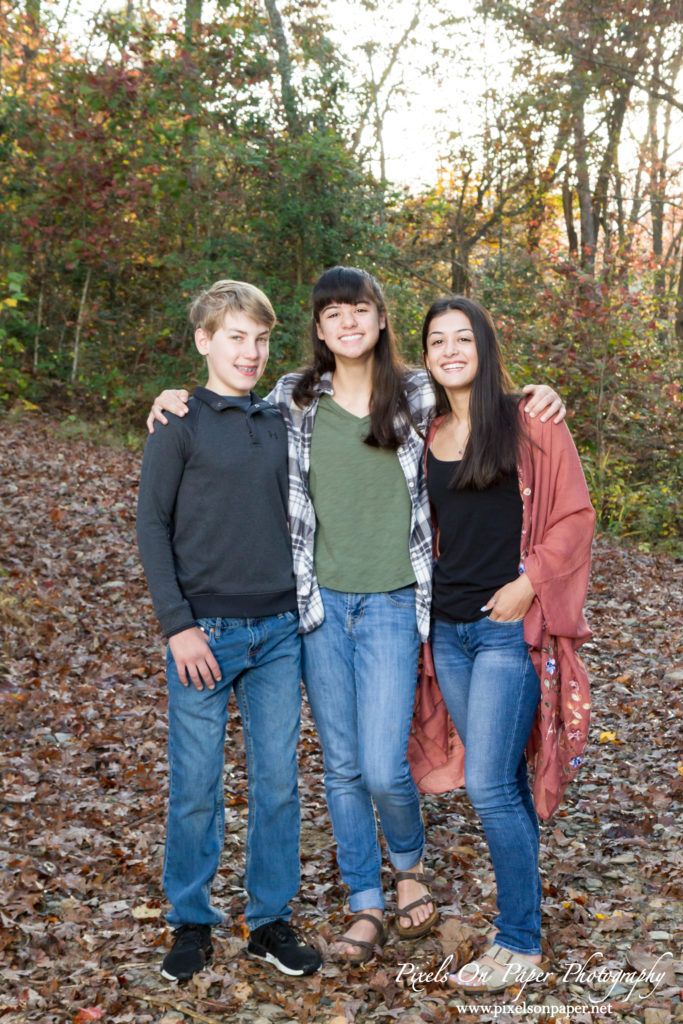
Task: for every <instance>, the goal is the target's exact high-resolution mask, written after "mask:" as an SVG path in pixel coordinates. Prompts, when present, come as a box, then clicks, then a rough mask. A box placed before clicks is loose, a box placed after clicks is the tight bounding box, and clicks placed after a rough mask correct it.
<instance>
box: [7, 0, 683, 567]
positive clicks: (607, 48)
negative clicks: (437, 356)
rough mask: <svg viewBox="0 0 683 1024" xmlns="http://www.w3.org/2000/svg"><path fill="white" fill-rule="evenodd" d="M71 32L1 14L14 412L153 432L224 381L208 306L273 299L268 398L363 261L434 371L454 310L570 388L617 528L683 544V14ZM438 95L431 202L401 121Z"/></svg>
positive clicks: (63, 16) (587, 11) (292, 9)
mask: <svg viewBox="0 0 683 1024" xmlns="http://www.w3.org/2000/svg"><path fill="white" fill-rule="evenodd" d="M342 10H345V12H346V13H345V19H346V20H344V18H340V11H342ZM72 15H73V12H70V9H69V7H68V6H65V5H64V3H59V4H54V3H53V4H51V3H48V2H47V0H22V2H18V3H17V2H12V0H0V413H2V412H3V411H4V412H7V411H9V410H11V409H12V408H13V407H15V406H17V404H18V405H19V407H22V406H23V407H26V405H27V404H28V405H29V406H30V405H38V406H40V407H41V408H45V409H47V410H50V411H56V412H57V413H58V414H60V415H61V416H62V417H63V418H64V419H65V420H66V422H67V424H69V423H70V424H71V425H72V428H73V429H74V431H76V430H78V431H82V430H83V429H84V428H83V427H82V422H83V421H84V420H85V421H89V422H90V423H91V424H94V426H91V427H90V428H88V429H90V431H91V434H92V435H94V436H100V435H103V434H104V433H105V431H107V430H109V429H111V428H112V427H114V426H115V427H116V430H117V431H118V432H119V433H121V432H123V434H124V435H127V436H128V439H129V440H130V441H132V442H134V441H137V443H140V436H141V431H140V422H141V419H142V415H143V411H144V409H145V407H146V406H147V404H148V400H149V398H150V397H151V396H152V395H153V394H155V393H157V392H158V391H159V389H160V388H161V387H162V386H166V385H168V386H173V385H176V386H180V385H182V384H188V383H191V382H192V381H197V380H199V377H198V374H199V373H200V371H201V364H200V363H199V361H198V359H197V356H196V353H195V352H194V347H193V342H192V337H191V334H190V332H189V330H188V327H187V305H188V300H189V298H190V296H191V295H192V294H193V292H195V291H196V290H197V289H199V288H200V287H202V286H204V285H206V284H207V283H210V282H211V281H213V280H215V279H216V278H218V277H228V276H230V277H236V278H241V279H246V280H251V281H254V282H255V283H258V284H259V285H260V286H261V287H263V288H264V289H265V291H266V292H267V293H268V294H269V295H270V297H271V298H272V300H273V302H274V305H275V307H276V310H277V312H278V316H279V320H280V326H279V327H278V329H277V330H276V332H275V334H274V337H273V340H272V345H271V360H270V364H269V369H268V374H269V377H268V379H267V380H266V383H269V382H270V381H272V380H274V379H275V378H276V377H277V376H279V375H280V374H281V373H282V372H284V371H286V370H290V369H292V368H295V367H296V366H297V365H299V364H300V363H301V362H302V360H303V359H304V358H305V357H306V352H307V342H306V333H307V330H306V325H307V322H308V318H309V312H308V310H309V294H310V287H311V284H312V282H313V281H314V280H315V278H316V277H317V275H318V274H319V273H320V272H321V271H322V270H323V269H324V268H325V267H326V266H329V265H331V264H333V263H337V262H346V263H351V264H355V265H360V266H363V267H365V268H366V269H368V270H369V271H371V272H372V273H374V274H376V275H377V276H378V278H379V279H380V280H381V281H382V283H383V284H384V285H385V288H386V292H387V295H388V299H389V305H390V309H391V312H392V315H393V320H394V325H395V327H396V329H397V334H398V337H399V339H400V342H401V345H402V350H403V353H404V355H405V356H406V358H407V359H409V360H416V359H417V358H418V353H419V328H420V322H421V316H422V314H423V312H424V310H425V308H426V307H427V305H428V304H429V303H430V302H431V301H432V300H433V298H435V297H436V296H438V295H441V294H444V293H448V292H450V291H453V292H465V293H468V294H470V295H473V296H475V297H476V298H478V299H479V300H480V301H482V302H483V303H484V304H485V305H486V306H488V307H489V308H490V309H491V311H492V313H493V315H494V318H495V320H496V323H497V325H498V327H499V330H500V336H501V339H502V341H503V343H504V346H505V349H506V353H507V358H508V362H509V365H510V367H511V369H512V371H513V376H514V378H515V380H516V382H517V383H524V382H528V381H532V380H533V381H548V382H550V383H552V384H553V385H554V386H555V387H557V388H558V389H559V390H560V391H561V393H562V395H563V397H564V398H565V401H566V403H567V405H568V407H569V409H570V410H571V416H572V419H571V427H572V431H573V434H574V437H575V439H576V441H577V445H578V447H579V449H580V451H581V454H582V457H583V462H584V467H585V470H586V473H587V476H588V479H589V484H590V487H591V492H592V496H593V499H594V502H595V505H596V509H597V512H598V517H599V525H600V527H601V528H602V530H603V531H607V532H612V533H616V534H619V535H622V536H627V537H630V538H632V539H634V540H635V541H636V542H637V543H638V544H639V545H640V546H641V548H643V549H645V550H646V551H647V550H648V549H649V547H650V546H651V545H653V544H654V543H658V544H664V545H665V546H666V547H668V548H669V549H671V550H672V551H674V550H676V548H677V545H679V544H680V540H679V538H680V532H681V531H680V527H681V513H680V506H679V504H678V500H677V498H678V494H679V493H680V486H681V475H682V472H681V468H682V467H681V451H682V450H683V443H682V442H683V437H682V428H681V415H680V411H681V398H680V346H681V340H682V339H683V173H682V172H683V158H682V153H683V129H682V125H683V100H682V99H681V93H680V90H679V85H680V81H681V68H682V64H683V5H682V4H681V2H680V0H512V2H508V0H471V2H470V3H468V4H452V3H448V2H446V0H413V3H411V4H410V5H403V4H400V3H399V4H397V5H392V7H391V8H390V9H389V8H388V7H387V5H386V4H381V3H379V2H377V0H356V3H354V4H351V3H343V2H341V0H336V2H335V0H330V3H329V5H326V4H325V3H315V2H311V0H292V2H287V3H286V2H284V0H280V2H278V0H262V2H261V0H237V2H229V0H215V2H214V3H212V4H211V5H210V6H209V5H208V4H206V3H204V2H203V0H185V4H184V5H183V4H182V3H180V2H178V0H163V2H162V0H152V2H150V0H142V2H139V0H128V2H127V3H123V4H122V5H121V7H120V8H119V9H118V10H116V11H112V10H107V9H106V8H105V7H103V8H101V10H100V12H99V13H94V14H92V15H90V16H89V18H88V19H86V20H84V19H81V20H80V21H78V22H77V23H76V22H74V20H73V16H72ZM75 24H77V25H78V26H79V27H78V29H75V28H74V25H75ZM491 38H493V39H494V40H495V45H496V46H497V48H498V52H499V53H500V54H501V55H503V56H502V57H501V58H500V59H499V61H498V66H497V67H487V66H486V65H487V60H488V57H487V54H488V53H489V52H490V40H491ZM501 66H502V67H503V72H502V73H501ZM416 74H417V77H416ZM418 80H419V81H421V82H422V84H423V85H424V84H425V83H427V84H428V85H429V86H430V88H431V90H432V94H433V95H435V96H437V97H438V101H439V102H438V104H437V105H436V108H435V109H430V110H429V111H426V110H425V118H424V119H425V123H427V124H428V125H432V124H433V125H434V126H435V127H434V128H433V130H432V129H431V128H429V129H428V132H429V131H431V132H432V134H433V139H432V140H431V141H432V145H433V152H434V153H435V154H437V156H436V157H435V159H434V163H433V167H434V171H433V177H432V179H431V180H430V181H429V182H427V183H426V184H425V183H420V184H417V183H416V182H415V181H414V180H401V171H400V169H399V170H398V172H397V171H396V170H395V163H392V160H391V145H392V143H391V139H390V138H389V137H388V127H387V126H388V125H389V124H390V123H392V119H393V123H394V124H395V123H396V122H397V120H398V121H400V120H401V117H402V115H403V114H404V113H405V112H406V111H409V110H410V109H411V108H412V110H413V111H414V110H415V109H416V108H417V109H419V108H420V105H421V104H422V105H423V106H424V95H425V94H424V92H423V91H422V89H421V87H418V86H416V84H415V83H416V81H418ZM473 83H475V84H476V87H474V88H471V86H472V84H473ZM413 116H414V115H413ZM415 145H416V146H421V145H424V143H423V142H421V141H420V139H419V138H418V137H417V135H416V142H415ZM678 551H680V547H678Z"/></svg>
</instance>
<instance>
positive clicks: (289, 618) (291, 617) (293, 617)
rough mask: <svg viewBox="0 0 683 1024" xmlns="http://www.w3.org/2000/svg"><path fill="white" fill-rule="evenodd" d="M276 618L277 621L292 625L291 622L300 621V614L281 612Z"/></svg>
mask: <svg viewBox="0 0 683 1024" xmlns="http://www.w3.org/2000/svg"><path fill="white" fill-rule="evenodd" d="M275 618H276V619H280V620H282V621H284V622H290V623H291V622H297V621H298V619H299V613H298V612H279V613H278V614H277V615H276V616H275Z"/></svg>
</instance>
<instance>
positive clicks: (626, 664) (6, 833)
mask: <svg viewBox="0 0 683 1024" xmlns="http://www.w3.org/2000/svg"><path fill="white" fill-rule="evenodd" d="M138 463H139V459H138V457H137V456H136V455H133V454H131V453H130V452H127V451H125V450H114V449H110V448H104V447H98V446H95V445H92V444H89V443H86V442H80V441H79V442H74V441H71V442H67V441H65V440H63V439H61V438H60V436H59V432H58V428H57V425H56V424H55V423H54V422H53V421H51V420H49V419H48V418H45V417H41V416H29V417H25V418H24V419H22V420H21V421H19V422H9V421H4V422H3V423H2V437H1V439H0V466H1V467H2V484H1V497H2V502H1V505H0V516H1V517H2V539H3V544H2V552H1V553H0V629H1V632H2V645H1V647H0V655H1V659H2V660H1V664H0V710H1V716H2V717H1V721H2V744H1V747H0V759H1V763H2V769H3V771H2V779H1V782H0V830H1V831H0V871H1V872H2V881H3V884H2V889H1V892H0V953H1V956H0V1020H2V1021H3V1022H4V1021H7V1022H8V1024H15V1022H17V1024H18V1022H40V1024H55V1022H58V1021H59V1022H62V1021H76V1022H79V1024H80V1022H85V1021H90V1020H103V1021H106V1022H108V1024H115V1022H116V1024H128V1022H135V1024H147V1022H150V1024H152V1022H154V1024H171V1022H177V1021H188V1022H189V1021H209V1022H214V1021H227V1020H235V1021H253V1022H257V1024H266V1022H267V1021H310V1022H313V1024H316V1022H321V1024H323V1022H324V1024H351V1022H353V1021H357V1022H363V1021H390V1020H398V1021H402V1022H406V1024H413V1022H415V1024H416V1022H418V1021H425V1022H433V1024H440V1022H445V1021H450V1020H454V1019H460V1020H463V1021H467V1020H472V1021H488V1020H494V1019H496V1020H499V1021H505V1020H520V1019H533V1020H547V1019H553V1018H554V1019H557V1020H560V1019H562V1018H563V1012H562V1009H561V1007H562V1005H565V1006H566V1005H567V1004H571V1005H572V1006H573V1007H574V1009H573V1011H572V1017H573V1019H575V1020H594V1021H595V1020H601V1019H602V1020H619V1021H624V1022H631V1021H646V1022H647V1024H662V1022H665V1021H667V1020H670V1019H672V1018H673V1017H674V1016H675V1018H676V1019H682V1018H683V1006H682V1004H681V1002H680V999H681V990H680V986H681V984H682V983H683V977H682V976H681V974H680V973H678V974H676V970H678V971H680V965H679V964H675V963H674V961H675V957H676V956H677V955H680V949H681V926H682V925H681V917H680V885H681V852H680V833H679V832H678V833H677V831H676V829H677V817H676V815H677V805H678V812H680V795H681V790H682V789H683V765H682V764H681V760H680V757H681V750H680V737H681V718H680V716H681V707H680V695H681V688H682V686H683V655H682V649H683V647H682V640H681V619H682V616H681V605H680V579H678V580H677V576H676V574H677V570H678V569H679V568H680V567H679V566H677V565H676V564H675V563H674V562H672V561H671V560H670V559H667V558H665V557H662V556H658V555H644V554H640V553H637V552H634V551H632V550H630V549H626V548H620V547H617V546H616V545H614V544H613V543H610V542H608V541H607V540H605V539H600V540H598V541H597V542H596V546H595V572H594V577H593V584H592V588H591V594H590V601H589V608H588V614H589V618H590V622H591V625H592V627H593V629H594V631H595V636H594V637H593V640H592V641H591V642H590V643H589V644H588V645H586V648H585V649H584V650H585V654H586V658H587V661H588V663H589V667H590V670H591V675H592V681H593V690H594V703H595V708H594V718H593V726H592V745H591V748H590V750H589V757H588V758H587V761H586V764H585V765H584V767H583V769H582V771H581V774H580V776H579V779H578V782H577V783H576V784H575V785H574V786H573V788H572V790H571V792H570V793H569V795H568V798H567V800H566V802H565V804H564V806H563V808H562V809H561V810H560V811H559V812H558V814H557V815H556V816H555V818H554V819H553V820H552V821H551V822H549V823H546V824H545V825H544V826H543V827H542V841H543V848H542V860H541V864H542V870H543V877H544V890H545V898H544V934H545V936H546V941H547V953H548V955H549V956H550V958H551V960H552V963H553V970H554V974H553V975H551V976H550V978H549V979H548V980H547V982H546V983H545V984H544V985H541V986H538V987H537V988H535V989H533V990H530V989H527V990H526V991H525V992H522V993H519V992H518V991H517V990H516V989H515V988H511V989H508V990H507V993H506V995H505V996H502V995H501V996H498V997H495V998H489V999H482V998H480V999H479V1000H472V999H471V998H470V997H466V998H463V997H460V996H457V995H456V993H454V992H453V991H449V990H447V989H445V988H444V986H443V985H442V984H441V983H440V982H439V981H438V980H437V981H434V980H433V979H432V980H430V979H429V978H428V975H429V974H430V973H431V974H435V973H437V972H438V971H439V968H440V967H441V965H442V964H443V961H444V958H445V957H446V956H450V955H452V956H453V961H452V963H453V964H454V965H456V966H457V965H459V964H461V963H463V962H465V961H466V960H467V959H469V958H470V956H471V954H472V952H473V951H474V952H477V951H479V950H481V949H482V948H483V947H484V946H485V944H486V936H487V934H488V932H489V931H490V922H491V920H492V919H493V916H494V901H495V888H494V879H493V874H492V871H491V867H490V864H489V861H488V858H487V855H486V848H485V844H484V842H483V839H482V834H481V830H480V828H479V826H478V823H477V820H476V818H475V816H474V815H473V813H472V811H471V809H470V807H469V805H468V803H467V800H466V798H465V797H464V796H463V794H452V795H451V796H448V797H444V798H440V797H439V798H437V797H430V798H428V799H427V800H425V816H426V820H427V824H428V831H429V851H428V860H429V865H430V868H431V870H432V871H433V873H434V875H435V886H434V890H435V894H436V897H437V899H438V901H439V903H440V905H441V908H442V925H441V927H440V929H439V932H438V933H437V934H436V935H435V937H433V938H429V939H427V940H423V941H422V942H413V943H410V942H405V941H401V940H400V939H399V938H398V936H397V935H396V934H395V933H394V934H393V935H392V936H391V938H390V940H389V943H388V945H387V947H386V950H385V955H384V958H383V960H382V961H381V962H379V961H377V962H373V963H371V964H370V965H369V966H366V967H363V968H355V969H349V968H347V967H344V966H340V965H338V964H335V963H332V962H330V963H327V964H326V965H325V967H324V969H323V971H322V972H321V973H320V974H319V975H317V976H315V977H313V978H309V979H305V980H302V981H290V980H287V979H285V978H283V977H282V976H281V975H279V974H277V973H276V972H274V971H270V970H269V969H267V968H264V967H263V966H262V965H260V964H257V963H256V962H252V961H250V960H248V959H247V958H246V957H245V956H244V954H243V952H242V950H243V946H244V924H243V918H242V917H241V914H242V911H243V906H244V893H243V890H242V888H241V866H242V864H243V853H244V836H245V826H246V798H245V793H246V779H245V766H244V759H243V756H242V747H241V739H240V735H239V732H240V730H239V724H238V719H237V718H236V719H235V720H234V721H235V725H234V726H233V728H232V730H231V734H230V736H229V740H228V743H227V746H226V760H227V764H226V796H227V804H228V816H229V824H228V836H227V839H226V847H225V854H224V857H223V862H222V867H221V869H220V872H219V875H218V877H217V879H216V885H215V896H216V899H217V901H218V902H219V903H220V905H221V906H222V907H223V908H224V910H225V913H226V918H227V921H228V922H229V923H228V924H227V925H226V926H225V927H224V928H222V929H217V930H216V933H215V944H216V957H215V960H214V965H213V967H212V969H211V970H209V971H207V972H205V973H204V974H203V975H202V976H200V977H199V978H197V979H195V980H194V981H193V983H191V984H190V985H187V986H184V987H177V986H176V987H174V986H170V985H168V984H167V983H166V982H164V981H163V979H162V978H161V976H160V974H159V971H158V964H159V961H160V958H161V956H162V953H163V950H164V948H165V946H166V944H167V942H168V938H169V931H168V929H167V928H166V927H165V925H164V917H163V915H164V908H165V903H164V896H163V892H162V891H161V888H160V877H161V860H162V855H163V840H164V801H165V791H166V760H165V717H164V716H165V692H164V691H165V685H164V674H163V661H162V650H163V645H162V641H161V638H160V636H159V631H158V628H157V625H156V622H155V620H154V618H153V615H152V612H151V608H150V604H149V601H148V598H147V592H146V587H145V582H144V578H143V574H142V570H141V568H140V565H139V563H138V558H137V552H136V547H135V541H134V511H135V500H136V484H137V474H138ZM300 754H301V778H302V798H303V801H302V805H303V836H302V857H303V864H302V868H303V871H302V891H301V898H300V901H299V903H298V905H297V908H296V912H297V918H298V921H299V923H300V924H301V925H302V927H303V928H304V929H305V931H306V933H307V934H308V936H309V938H310V939H311V940H312V941H318V942H319V943H320V944H321V948H324V944H325V940H326V939H329V937H330V935H331V934H332V933H333V932H334V931H336V930H338V928H339V927H340V926H341V924H342V920H343V900H344V892H343V890H342V887H341V885H340V882H339V877H338V873H337V870H336V863H335V858H334V846H333V843H332V839H331V835H330V829H329V823H328V819H327V814H326V810H325V803H324V794H323V789H322V784H321V766H320V754H319V750H318V745H317V741H316V738H315V735H314V733H313V730H312V726H311V722H310V718H309V717H308V715H307V714H306V715H305V717H304V723H303V731H302V739H301V751H300ZM678 821H680V818H679V819H678ZM386 889H387V892H389V893H391V892H392V886H391V878H390V874H389V872H388V871H387V875H386ZM392 899H393V897H392ZM671 953H672V954H674V956H673V957H672V956H669V954H671ZM658 957H663V959H660V960H659V961H657V958H658ZM591 958H592V959H591ZM657 963H658V966H655V967H653V965H655V964H657ZM405 964H412V965H413V968H414V972H413V973H411V972H410V970H409V968H407V967H404V968H403V972H402V977H401V978H400V979H399V974H400V973H401V965H405ZM571 965H574V966H573V967H572V966H571ZM582 966H583V967H584V973H583V975H582V976H580V977H579V976H578V974H577V972H578V970H579V969H580V968H581V967H582ZM596 966H602V967H603V968H604V971H605V972H606V973H607V974H609V980H604V979H603V980H602V981H598V980H596V977H595V974H593V975H592V976H589V975H588V971H589V969H590V967H596ZM648 971H650V974H651V975H658V974H659V972H663V977H662V979H661V981H660V982H659V983H658V984H657V986H656V988H655V986H654V982H653V981H652V980H650V981H647V982H643V981H642V980H641V983H640V984H639V985H637V986H636V987H635V988H634V987H633V983H632V980H629V979H626V978H620V979H617V974H618V973H619V972H622V973H626V972H632V974H634V976H638V975H639V974H640V975H642V977H645V976H646V975H647V974H648ZM411 980H412V981H414V986H411ZM610 988H611V993H610V998H609V1002H611V1010H610V1011H609V1013H608V1014H607V1015H606V1016H600V1015H596V1014H593V1015H592V1016H589V1015H586V1013H585V1012H584V1013H579V1012H578V1010H577V1009H576V1007H577V1006H578V1005H579V1004H584V1005H585V1006H586V1007H587V1004H588V1003H589V1001H590V999H591V997H593V998H595V999H597V1000H598V1002H600V1001H602V1000H603V997H605V995H606V993H607V991H608V989H610ZM515 995H517V996H518V997H519V998H518V1003H517V1005H519V1004H520V1003H521V1002H523V1001H524V1000H525V999H526V1002H527V1004H534V1007H535V1008H534V1009H533V1010H529V1011H528V1014H527V1012H525V1014H522V1015H520V1014H519V1012H518V1013H517V1014H512V1013H509V1012H506V1011H505V1010H504V1009H503V1006H504V1005H505V1004H506V1003H507V1004H510V1003H511V1002H512V999H513V998H514V997H515ZM604 1001H608V1000H606V999H605V1000H604ZM466 1002H469V1003H471V1004H472V1005H471V1006H470V1008H469V1009H464V1008H463V1009H458V1006H459V1004H462V1005H463V1006H464V1004H465V1003H466ZM476 1003H478V1004H479V1006H478V1007H477V1006H476V1005H475V1004H476ZM558 1007H559V1008H558Z"/></svg>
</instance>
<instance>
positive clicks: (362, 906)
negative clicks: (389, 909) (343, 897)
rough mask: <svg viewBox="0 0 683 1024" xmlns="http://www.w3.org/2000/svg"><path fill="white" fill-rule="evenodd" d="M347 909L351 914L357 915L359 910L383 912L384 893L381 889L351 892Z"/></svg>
mask: <svg viewBox="0 0 683 1024" xmlns="http://www.w3.org/2000/svg"><path fill="white" fill-rule="evenodd" d="M349 907H350V908H351V913H352V914H357V913H358V912H359V911H360V910H384V893H383V892H382V890H381V889H365V890H364V891H363V892H352V893H351V895H350V896H349Z"/></svg>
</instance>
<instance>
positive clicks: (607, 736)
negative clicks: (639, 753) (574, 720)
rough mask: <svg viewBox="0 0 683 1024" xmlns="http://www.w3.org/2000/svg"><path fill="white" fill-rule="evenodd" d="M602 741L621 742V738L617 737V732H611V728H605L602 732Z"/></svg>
mask: <svg viewBox="0 0 683 1024" xmlns="http://www.w3.org/2000/svg"><path fill="white" fill-rule="evenodd" d="M600 742H601V743H621V740H618V739H617V734H616V733H615V732H610V731H609V730H607V729H605V730H604V731H603V732H601V733H600Z"/></svg>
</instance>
